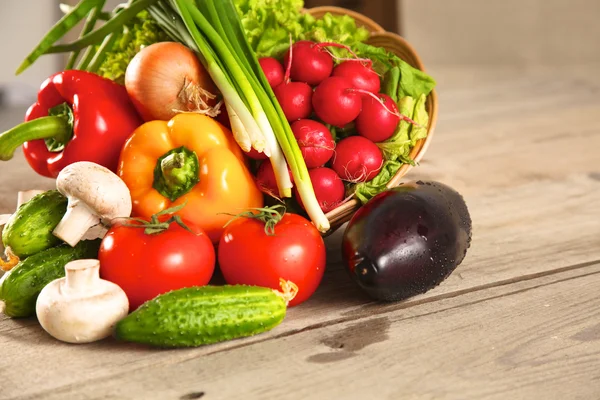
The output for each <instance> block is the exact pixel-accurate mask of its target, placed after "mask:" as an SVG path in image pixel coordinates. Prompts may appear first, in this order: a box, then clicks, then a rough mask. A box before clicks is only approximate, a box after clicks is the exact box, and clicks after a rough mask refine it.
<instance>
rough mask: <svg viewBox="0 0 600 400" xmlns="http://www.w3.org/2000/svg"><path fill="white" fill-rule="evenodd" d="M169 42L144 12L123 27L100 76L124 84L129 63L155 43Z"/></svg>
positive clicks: (99, 71)
mask: <svg viewBox="0 0 600 400" xmlns="http://www.w3.org/2000/svg"><path fill="white" fill-rule="evenodd" d="M167 40H169V37H168V36H167V34H166V33H165V32H164V31H163V30H162V29H161V28H160V26H159V25H158V24H157V23H156V22H155V21H154V19H152V18H150V15H149V14H148V12H147V11H142V12H140V13H139V14H137V15H136V17H135V18H134V19H133V20H131V21H130V22H129V23H127V24H126V25H125V26H124V27H123V34H122V35H121V36H120V37H119V38H118V39H117V41H116V43H115V44H114V45H113V47H112V49H111V50H109V51H107V52H106V55H105V57H106V58H105V59H104V62H103V63H102V64H101V65H100V67H99V68H98V74H99V75H101V76H104V77H105V78H108V79H112V80H113V81H116V82H118V83H121V84H122V83H124V80H125V71H126V70H127V66H128V65H129V62H130V61H131V59H132V58H133V57H134V56H135V55H136V54H137V53H139V52H140V50H142V49H143V48H144V47H146V46H150V45H151V44H153V43H157V42H164V41H167Z"/></svg>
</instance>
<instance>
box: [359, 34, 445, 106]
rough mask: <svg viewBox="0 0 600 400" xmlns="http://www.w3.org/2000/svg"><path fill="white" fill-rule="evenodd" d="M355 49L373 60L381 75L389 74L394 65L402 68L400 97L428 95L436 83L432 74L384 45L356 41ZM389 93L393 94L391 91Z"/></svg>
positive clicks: (362, 55) (398, 95)
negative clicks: (411, 63) (408, 61)
mask: <svg viewBox="0 0 600 400" xmlns="http://www.w3.org/2000/svg"><path fill="white" fill-rule="evenodd" d="M354 50H355V51H356V53H357V54H358V55H359V56H360V57H364V58H370V59H371V60H373V69H374V70H375V71H376V72H378V73H379V74H381V75H385V74H387V72H388V71H389V70H390V69H392V68H394V67H398V68H399V69H400V81H399V87H398V93H397V94H396V95H397V97H398V98H402V97H404V96H411V97H414V98H418V97H420V96H421V95H422V94H425V95H428V94H429V93H431V91H432V90H433V88H434V87H435V85H436V82H435V80H434V79H433V78H432V77H431V76H429V75H428V74H426V73H425V72H423V71H421V70H419V69H417V68H414V67H413V66H411V65H410V64H408V63H407V62H406V61H404V60H402V59H401V58H400V57H398V56H397V55H395V54H394V53H392V52H389V51H387V50H386V49H384V48H383V47H375V46H371V45H369V44H366V43H356V44H355V45H354ZM388 95H389V96H391V95H390V94H389V93H388ZM391 97H393V96H391Z"/></svg>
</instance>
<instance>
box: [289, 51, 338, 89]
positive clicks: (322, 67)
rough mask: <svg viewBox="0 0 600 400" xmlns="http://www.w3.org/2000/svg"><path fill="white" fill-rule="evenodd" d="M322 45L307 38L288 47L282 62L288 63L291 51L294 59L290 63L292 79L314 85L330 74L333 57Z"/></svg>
mask: <svg viewBox="0 0 600 400" xmlns="http://www.w3.org/2000/svg"><path fill="white" fill-rule="evenodd" d="M323 47H324V46H322V45H321V44H317V43H315V42H311V41H308V40H301V41H298V42H296V43H294V44H293V45H292V46H291V47H290V49H289V50H288V52H287V53H286V54H285V56H284V64H286V65H287V64H288V61H289V59H290V53H292V52H293V53H294V55H293V57H294V58H295V59H296V61H295V62H292V63H291V65H292V68H291V72H290V76H291V78H292V80H293V81H297V82H304V83H307V84H309V85H311V86H316V85H318V84H319V83H321V82H322V81H323V80H325V79H326V78H328V77H329V76H330V75H331V71H332V70H333V58H332V57H331V55H330V54H329V52H327V50H325V49H323Z"/></svg>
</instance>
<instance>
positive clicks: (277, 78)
mask: <svg viewBox="0 0 600 400" xmlns="http://www.w3.org/2000/svg"><path fill="white" fill-rule="evenodd" d="M258 63H259V64H260V67H261V68H262V70H263V72H264V74H265V76H266V77H267V81H268V82H269V85H271V87H272V88H273V89H275V88H276V87H277V86H279V85H280V84H281V83H282V82H283V75H284V70H283V66H282V65H281V63H280V62H279V61H277V60H276V59H274V58H273V57H262V58H259V59H258Z"/></svg>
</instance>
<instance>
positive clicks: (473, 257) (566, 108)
mask: <svg viewBox="0 0 600 400" xmlns="http://www.w3.org/2000/svg"><path fill="white" fill-rule="evenodd" d="M505 76H506V75H505V73H504V72H502V73H499V75H497V76H496V75H494V77H493V79H491V78H490V80H489V82H490V83H488V84H486V85H483V86H482V87H481V88H479V87H474V88H472V89H470V91H467V90H463V89H461V86H456V87H455V89H453V90H451V91H449V92H448V95H447V96H448V97H447V98H446V99H447V100H446V104H447V106H446V107H447V109H448V110H449V111H450V112H449V113H448V114H445V116H444V117H443V118H442V121H441V123H440V127H439V129H438V132H437V133H436V135H438V137H437V138H436V140H435V141H434V146H433V147H432V149H431V151H432V153H431V159H432V160H436V163H435V164H434V163H433V162H431V163H425V164H424V165H423V166H421V167H420V168H418V169H416V170H414V171H415V172H414V173H413V174H412V175H411V176H412V177H414V178H416V177H430V178H433V179H437V180H441V181H443V182H446V183H449V184H451V185H454V186H455V187H456V188H457V189H459V190H460V191H461V192H463V193H465V195H466V199H467V202H468V204H469V207H470V209H471V213H472V216H473V220H474V231H475V235H474V241H473V246H472V249H471V250H470V251H469V254H468V256H467V259H466V260H465V262H464V264H463V265H462V266H461V267H460V268H459V269H458V270H457V271H456V273H455V274H453V275H452V276H451V277H450V278H449V279H448V280H447V281H446V282H444V283H443V284H442V285H441V286H440V287H438V288H437V289H435V290H433V291H431V292H430V293H428V294H426V295H425V296H420V297H417V298H415V299H413V300H411V301H409V302H406V303H404V306H410V305H414V304H419V303H422V302H427V301H431V300H434V299H439V298H443V297H452V296H456V295H458V294H464V293H465V292H468V291H469V290H473V289H477V288H481V287H489V286H490V285H491V286H493V285H496V284H499V283H501V284H504V283H506V282H510V281H513V280H518V279H521V277H522V276H523V275H527V274H539V273H544V272H547V271H553V270H556V269H560V268H563V267H567V266H569V265H572V264H576V263H585V262H589V261H594V260H598V259H600V246H598V244H599V238H600V226H599V224H598V223H597V216H598V215H600V182H599V181H598V178H597V175H594V172H593V171H595V170H594V168H596V167H595V163H594V161H595V160H596V157H595V155H594V154H592V153H593V152H591V151H586V147H587V146H589V147H590V148H593V147H594V146H596V148H597V145H598V144H599V143H598V135H597V134H596V135H590V136H589V138H588V141H587V142H585V143H580V141H572V143H570V146H571V148H575V150H577V151H578V152H579V153H577V152H567V153H566V154H564V157H563V158H560V159H558V160H556V159H554V158H553V157H555V156H556V155H558V154H561V153H562V152H564V151H563V148H561V146H562V147H568V146H569V141H568V140H565V141H563V140H562V136H560V135H559V134H560V132H561V131H560V129H559V128H560V127H561V126H562V125H561V124H560V123H559V122H561V121H562V115H565V114H564V112H566V114H568V115H573V113H576V115H577V119H576V120H577V124H581V126H579V125H576V128H579V129H585V127H586V126H588V127H589V126H591V127H595V126H597V124H598V122H597V121H596V119H595V118H592V117H591V116H592V115H594V112H590V116H588V115H587V114H586V113H584V112H581V113H582V114H581V115H580V114H577V113H579V112H580V111H579V110H580V108H581V107H584V105H583V104H588V105H590V107H591V105H594V104H595V105H596V108H595V110H597V107H600V104H598V100H597V99H595V98H592V96H589V95H588V94H586V93H587V91H588V89H586V88H585V87H584V86H585V85H579V86H576V87H575V88H572V87H571V86H572V85H570V84H562V85H561V84H552V83H549V82H551V81H550V79H549V78H546V77H544V78H543V79H542V78H538V79H539V80H537V81H536V80H534V82H533V83H531V82H527V81H526V80H525V79H520V80H515V81H509V82H508V81H507V82H508V83H504V84H498V83H497V82H502V81H503V79H504V78H503V77H505ZM459 79H464V78H455V80H454V81H451V82H450V83H449V84H448V85H449V86H450V87H453V86H452V85H453V84H452V82H456V81H458V80H459ZM577 79H579V78H577ZM581 79H583V78H581ZM566 81H567V82H570V80H569V79H566ZM542 82H546V83H547V85H542V84H541V83H542ZM560 82H563V81H562V80H559V83H560ZM569 87H571V91H569V90H567V89H568V88H569ZM534 88H537V89H536V90H538V92H537V93H532V91H533V89H534ZM506 92H519V93H520V94H521V95H520V96H517V98H518V101H514V99H513V98H512V97H511V96H507V95H506V94H505V93H506ZM469 93H471V94H469ZM551 95H555V96H558V97H559V99H557V100H547V99H548V98H549V97H550V96H551ZM538 102H540V103H541V105H538V106H536V104H538ZM525 106H527V107H528V110H529V111H530V112H528V113H524V114H521V113H519V112H518V111H519V110H521V109H522V108H523V107H525ZM461 110H463V111H461ZM464 110H470V111H469V112H466V111H464ZM561 110H562V111H563V114H559V113H558V112H559V111H561ZM587 111H589V110H587ZM507 112H508V113H509V114H511V113H512V114H515V115H517V116H518V121H516V122H515V123H517V125H519V126H523V125H524V124H528V126H529V128H530V129H528V130H527V131H526V132H525V133H526V134H525V133H522V132H519V131H517V130H514V129H509V128H510V126H508V125H507V126H504V125H502V124H503V123H504V120H505V118H504V116H505V115H506V113H507ZM547 119H549V121H548V122H546V120H547ZM552 121H554V122H552ZM557 121H558V122H557ZM494 126H500V127H502V130H501V132H502V135H500V134H497V133H496V131H495V130H494V128H493V127H494ZM478 127H483V128H485V129H487V131H486V132H487V133H486V135H485V136H481V135H480V136H477V133H478V132H479V131H478V130H477V128H478ZM569 129H570V128H569ZM548 130H550V136H549V137H553V139H551V142H552V141H558V142H559V145H558V146H552V145H548V147H547V148H544V151H543V152H538V149H539V141H540V140H543V139H545V138H547V135H548V132H549V131H548ZM592 131H593V130H592ZM565 135H566V133H565ZM506 140H508V141H509V142H513V143H514V142H517V141H519V143H520V146H521V147H520V150H521V152H522V153H524V154H530V155H531V156H532V160H534V161H535V162H533V163H532V164H526V165H525V166H524V165H523V164H518V163H515V164H514V166H515V172H514V175H515V176H516V177H517V178H516V180H515V181H514V182H513V185H509V182H507V181H506V180H505V178H504V176H503V175H502V174H499V173H493V174H491V173H489V169H488V168H490V167H491V168H492V171H493V170H494V168H495V169H496V170H498V169H500V166H501V165H507V164H508V165H512V164H513V163H514V162H515V157H517V155H518V153H515V152H514V151H512V150H513V148H512V147H511V146H508V145H504V144H503V143H504V142H505V141H506ZM436 143H439V145H436ZM461 143H462V144H463V145H464V143H468V148H469V152H466V151H462V148H461ZM436 146H437V147H436ZM555 147H556V148H557V149H558V150H554V148H555ZM493 148H497V150H496V151H491V149H493ZM444 149H446V150H445V151H444ZM559 150H560V151H559ZM436 152H438V153H436ZM482 152H483V153H484V154H486V156H485V157H481V156H479V154H480V153H482ZM448 154H452V155H453V156H452V158H450V157H449V156H448ZM438 160H440V161H438ZM441 160H446V161H441ZM555 163H559V164H560V165H561V166H562V167H561V168H558V167H556V166H555ZM567 164H569V165H570V166H569V168H567V169H566V170H565V168H566V166H567ZM5 165H6V164H3V166H2V167H0V168H2V169H1V171H2V175H1V177H2V180H3V182H7V187H8V188H13V189H15V188H30V187H31V186H27V185H29V184H32V183H33V182H38V181H39V179H42V178H36V177H35V176H34V175H33V173H31V172H30V171H28V170H27V169H26V168H25V166H24V164H23V161H22V159H21V160H19V159H18V158H17V159H16V160H14V161H11V162H10V163H8V165H12V166H17V167H18V168H20V171H21V173H19V174H12V173H11V174H10V176H8V175H5V173H4V171H6V169H4V166H5ZM522 168H532V170H533V172H535V173H536V174H542V173H546V175H544V176H543V177H540V176H539V175H536V174H531V175H526V174H523V175H522V176H521V175H520V174H519V173H518V171H519V170H520V169H522ZM548 168H549V171H547V169H548ZM486 169H487V171H486ZM567 171H569V172H567ZM427 174H429V175H427ZM47 181H49V180H47ZM50 182H51V181H50ZM6 193H8V194H10V193H11V191H10V190H7V191H6V192H3V193H0V195H4V196H6ZM12 193H14V192H12ZM6 198H7V199H8V197H6ZM12 201H13V200H11V202H12ZM0 206H1V204H0ZM340 235H341V231H339V232H337V233H336V235H334V236H332V237H330V238H328V247H329V249H330V252H329V255H328V261H329V264H328V271H327V273H326V276H325V280H324V282H323V284H322V285H321V287H320V289H319V291H318V293H317V294H316V295H315V297H313V299H311V301H309V302H308V303H306V304H305V305H304V306H302V307H299V308H296V309H292V310H290V313H289V317H288V319H287V320H286V322H285V323H284V324H283V325H282V326H281V327H279V328H278V329H277V330H275V331H273V332H272V333H269V334H266V335H261V336H260V337H256V338H251V339H247V340H245V341H243V342H244V343H252V342H255V341H262V340H265V339H266V338H271V337H274V336H277V335H280V334H288V333H293V332H298V331H302V330H304V329H310V328H311V327H315V326H321V325H325V324H328V323H331V322H335V321H343V320H345V319H346V318H348V316H352V315H362V314H364V313H371V312H373V310H374V308H375V309H377V307H376V306H373V305H372V304H369V300H368V299H367V298H366V297H365V296H363V295H362V294H361V293H359V292H358V291H357V289H356V288H355V287H354V286H353V285H352V283H351V282H350V281H349V279H348V277H347V276H346V274H345V272H344V271H343V269H342V267H341V265H340V264H339V259H340V256H339V240H340ZM557 254H560V257H559V256H557ZM0 343H1V344H0V346H2V350H3V357H2V358H1V359H0V388H2V387H4V385H5V382H11V385H8V386H6V387H7V388H8V389H6V388H5V389H3V390H0V393H2V394H6V396H9V395H16V394H27V393H32V392H33V391H34V390H35V391H37V390H42V389H48V390H50V389H52V388H55V387H58V386H62V385H68V384H73V383H75V382H78V381H81V380H84V379H88V378H101V377H103V376H105V375H106V374H111V373H117V372H121V373H124V372H126V371H128V370H130V369H132V368H141V367H146V366H150V365H155V364H163V363H175V362H180V361H182V360H186V359H190V358H194V357H198V356H201V355H203V354H206V352H213V351H217V350H219V349H226V348H229V347H232V346H235V345H236V344H235V343H237V342H228V343H225V344H221V345H217V346H211V347H207V348H202V349H196V350H189V351H173V352H171V351H168V352H155V351H150V350H145V349H139V348H137V347H132V346H128V345H124V344H117V343H114V342H112V341H107V342H102V343H97V344H93V345H89V346H69V345H66V344H62V343H58V342H56V341H54V340H52V339H51V338H49V337H48V336H47V335H46V334H45V333H44V332H43V331H42V330H41V329H40V328H39V326H37V324H36V322H35V321H32V320H27V321H12V320H6V319H4V320H0ZM56 360H68V362H65V363H64V365H63V367H62V368H61V370H60V371H59V370H57V369H55V368H53V365H54V364H55V362H56ZM11 390H14V391H15V392H11ZM10 393H13V394H10Z"/></svg>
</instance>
